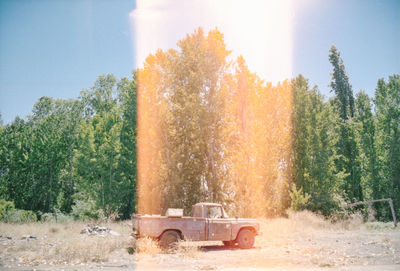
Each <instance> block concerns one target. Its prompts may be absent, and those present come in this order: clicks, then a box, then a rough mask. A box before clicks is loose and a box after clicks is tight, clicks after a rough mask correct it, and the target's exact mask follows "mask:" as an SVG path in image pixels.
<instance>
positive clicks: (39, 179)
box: [0, 28, 400, 222]
mask: <svg viewBox="0 0 400 271" xmlns="http://www.w3.org/2000/svg"><path fill="white" fill-rule="evenodd" d="M229 54H230V51H229V50H227V48H226V45H225V42H224V38H223V35H222V33H220V32H219V31H218V30H212V31H210V32H209V33H207V34H205V33H204V32H203V30H202V29H201V28H199V29H198V30H196V31H195V32H194V33H193V34H190V35H187V36H186V38H184V39H182V40H181V41H179V42H178V49H171V50H168V51H161V50H160V51H158V52H157V53H156V54H154V55H149V56H148V58H147V59H146V62H145V65H144V68H143V69H140V70H137V71H134V72H133V74H132V78H122V79H120V80H118V79H117V78H116V77H115V76H113V75H111V74H108V75H102V76H99V77H98V79H97V80H96V81H95V82H94V85H93V87H91V88H90V89H89V90H83V91H82V92H81V95H80V97H78V98H77V99H71V100H62V99H53V98H51V97H41V98H40V99H39V100H38V101H37V102H36V103H35V105H34V107H33V110H32V114H31V115H30V116H28V117H27V118H26V119H21V118H18V117H17V118H15V120H14V121H13V122H12V123H10V124H3V122H2V120H1V114H0V195H1V198H2V199H1V200H0V220H1V221H7V222H27V221H36V215H35V213H33V211H34V212H36V213H38V214H42V215H41V218H42V220H51V221H56V220H57V221H63V220H69V219H71V217H72V218H74V219H81V220H88V219H103V218H104V216H105V214H107V215H108V214H112V213H115V214H116V213H119V212H121V215H122V217H123V218H129V217H130V215H131V214H132V213H133V212H138V211H141V212H157V213H160V212H161V211H162V210H163V209H165V208H166V207H170V206H175V207H183V208H185V209H186V211H187V210H189V209H190V208H191V205H192V204H193V203H195V202H197V201H219V202H225V203H226V204H227V205H228V207H229V208H231V209H234V210H238V212H239V213H241V214H251V215H253V214H257V215H260V214H268V215H279V214H282V213H283V210H284V209H285V208H287V207H288V206H289V205H290V206H291V208H292V209H294V210H301V209H304V208H306V209H309V210H312V211H317V212H321V213H323V214H325V215H330V214H332V213H334V214H337V215H341V213H340V211H339V209H340V205H341V204H342V203H343V202H352V201H358V200H363V199H366V200H368V199H380V198H389V197H390V198H392V199H393V203H394V208H395V211H396V213H397V214H399V213H400V196H399V195H400V75H399V74H397V75H392V76H390V77H389V78H388V80H386V81H385V80H384V79H379V80H378V83H377V87H376V92H375V97H373V98H370V97H368V95H367V94H365V93H364V92H363V91H360V92H359V93H358V94H357V96H356V98H354V96H353V89H352V86H351V84H350V80H349V77H348V75H347V74H346V71H345V67H344V63H343V60H342V59H341V56H340V53H339V51H338V50H337V49H336V48H335V47H334V46H332V48H331V49H330V51H329V61H330V63H331V64H332V68H333V72H332V77H331V83H330V87H331V89H332V92H333V93H334V95H333V97H332V98H331V99H329V100H327V101H326V100H325V99H324V97H323V96H322V95H321V93H320V92H319V90H318V88H317V87H316V86H315V87H310V86H309V85H308V80H307V79H306V78H304V77H303V76H302V75H299V76H298V77H296V78H295V79H293V80H291V81H285V82H283V83H279V84H277V86H272V85H271V84H270V83H266V82H264V81H263V80H261V78H259V77H258V76H257V74H255V73H252V72H250V70H249V69H248V67H247V66H246V62H245V60H244V58H243V57H239V58H238V59H237V60H236V61H229V58H228V56H229ZM139 79H140V80H139ZM137 81H140V85H141V89H140V91H137ZM137 101H138V103H137ZM137 104H138V105H139V106H141V110H142V111H141V112H140V113H141V114H138V108H137ZM373 109H374V110H373ZM138 122H140V124H141V125H140V126H139V127H138ZM140 127H141V128H140ZM138 128H140V129H138ZM138 134H140V135H141V136H139V137H138ZM137 145H140V148H139V147H138V146H137ZM138 163H140V164H141V168H140V169H139V170H137V164H138ZM137 172H138V175H139V176H137ZM138 179H140V180H141V182H138V181H137V180H138ZM289 180H293V186H292V188H291V191H289V190H290V189H289V187H288V183H290V182H289ZM297 188H299V189H297ZM141 195H142V196H141ZM143 195H145V196H143ZM139 199H140V202H141V206H142V207H141V209H140V208H138V206H137V204H138V201H139ZM374 208H376V211H377V215H376V217H377V218H378V219H380V220H390V219H391V213H390V210H389V209H388V208H387V205H386V204H384V203H376V204H374ZM27 210H32V211H27Z"/></svg>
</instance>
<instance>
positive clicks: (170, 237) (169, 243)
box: [160, 231, 180, 249]
mask: <svg viewBox="0 0 400 271" xmlns="http://www.w3.org/2000/svg"><path fill="white" fill-rule="evenodd" d="M179 239H180V236H179V233H177V232H176V231H166V232H164V233H163V234H162V235H161V238H160V246H161V248H163V249H167V248H173V247H175V246H176V245H177V243H178V241H179Z"/></svg>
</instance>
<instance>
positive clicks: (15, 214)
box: [0, 199, 37, 223]
mask: <svg viewBox="0 0 400 271" xmlns="http://www.w3.org/2000/svg"><path fill="white" fill-rule="evenodd" d="M0 221H3V222H7V223H28V222H35V221H37V216H36V214H35V213H34V212H32V211H27V210H20V209H16V208H15V206H14V203H13V202H11V201H6V200H4V199H0Z"/></svg>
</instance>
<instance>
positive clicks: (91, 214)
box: [71, 198, 105, 221]
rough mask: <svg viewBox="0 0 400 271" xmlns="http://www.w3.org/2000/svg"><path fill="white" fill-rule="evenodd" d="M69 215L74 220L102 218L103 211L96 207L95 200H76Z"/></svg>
mask: <svg viewBox="0 0 400 271" xmlns="http://www.w3.org/2000/svg"><path fill="white" fill-rule="evenodd" d="M71 215H72V216H73V218H74V219H75V220H82V221H85V220H103V219H104V218H105V217H104V212H103V210H101V209H97V208H96V202H95V201H94V200H92V199H90V198H89V199H87V200H76V201H75V205H74V206H72V212H71Z"/></svg>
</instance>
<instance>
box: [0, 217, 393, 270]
mask: <svg viewBox="0 0 400 271" xmlns="http://www.w3.org/2000/svg"><path fill="white" fill-rule="evenodd" d="M260 221H261V224H262V236H258V237H257V238H256V244H255V247H254V248H253V249H250V250H240V249H238V248H229V249H227V248H225V247H223V246H222V244H221V243H219V242H214V243H192V242H182V243H181V244H180V246H179V248H178V250H177V251H175V252H174V253H163V252H162V251H161V250H160V249H159V248H158V247H157V245H156V244H155V243H154V242H153V241H151V240H149V239H141V240H134V239H133V238H131V237H130V233H131V230H130V225H129V222H119V223H110V224H106V225H105V226H107V227H109V228H111V229H112V230H113V231H115V232H118V233H119V234H120V235H118V236H116V235H105V236H101V235H94V236H90V235H89V236H88V235H84V234H80V231H81V230H82V229H83V228H85V227H86V224H84V223H78V222H71V223H63V224H56V223H33V224H21V225H19V224H18V225H14V224H0V235H1V237H0V270H97V269H102V270H146V271H147V270H225V271H227V270H399V269H400V230H399V228H397V229H394V228H393V224H391V223H378V222H369V223H362V222H361V219H357V218H354V219H352V220H349V221H345V222H340V223H335V224H332V223H331V222H329V221H326V220H324V219H322V218H321V217H319V216H316V215H315V214H312V213H309V212H301V213H292V214H290V215H289V217H288V218H276V219H270V220H266V219H261V220H260Z"/></svg>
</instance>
